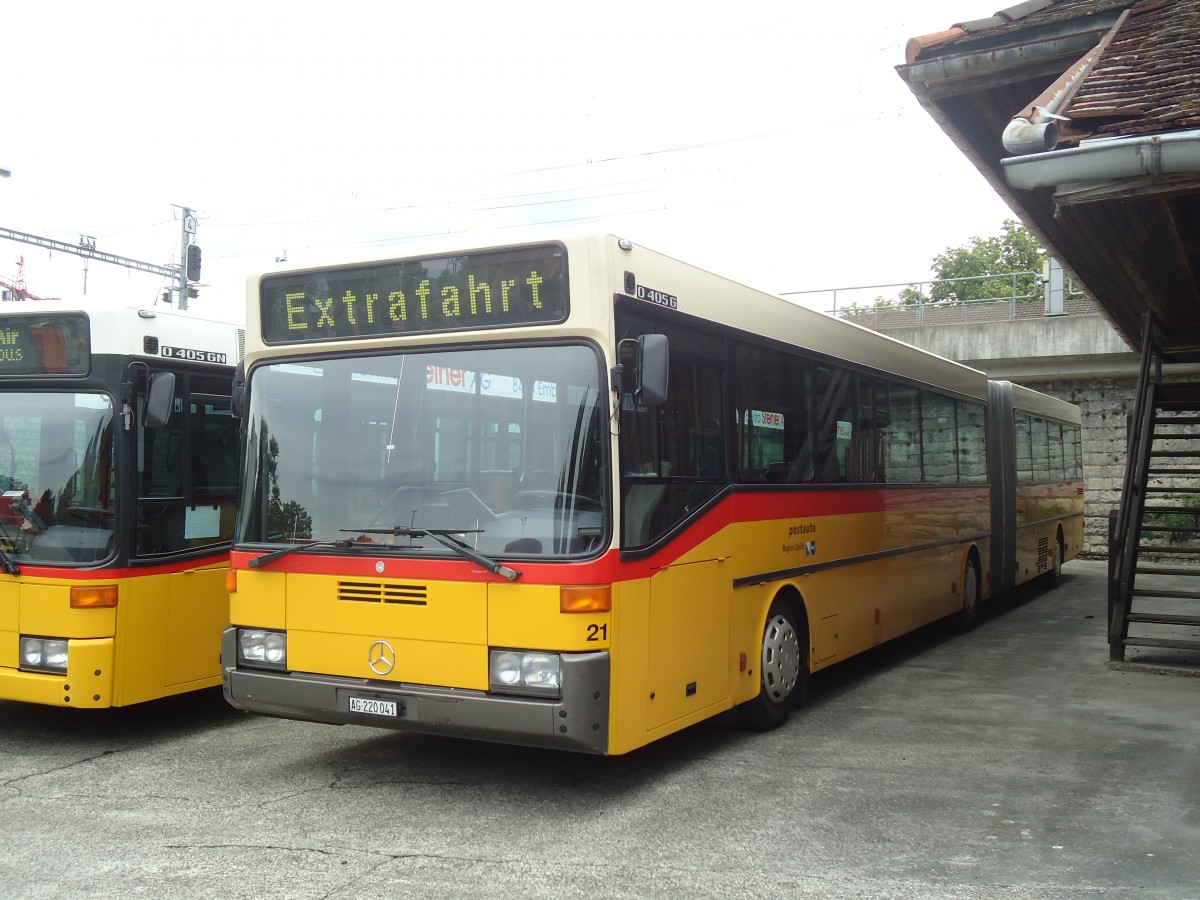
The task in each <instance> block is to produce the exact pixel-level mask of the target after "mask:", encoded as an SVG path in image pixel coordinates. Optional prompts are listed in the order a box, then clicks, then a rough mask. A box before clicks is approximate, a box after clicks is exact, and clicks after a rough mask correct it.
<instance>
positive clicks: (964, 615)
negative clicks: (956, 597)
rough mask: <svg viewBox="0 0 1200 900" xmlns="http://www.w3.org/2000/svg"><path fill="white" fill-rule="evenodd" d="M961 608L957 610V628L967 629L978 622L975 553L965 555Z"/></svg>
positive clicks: (979, 603) (976, 562) (978, 606)
mask: <svg viewBox="0 0 1200 900" xmlns="http://www.w3.org/2000/svg"><path fill="white" fill-rule="evenodd" d="M962 598H963V605H962V609H960V610H959V611H958V614H957V616H956V617H955V618H956V621H957V622H958V626H959V628H961V629H962V630H963V631H968V630H970V629H972V628H974V627H975V626H976V625H978V624H979V613H980V605H981V601H980V599H979V561H978V560H977V559H976V557H975V554H974V553H971V554H970V555H969V556H968V557H967V566H966V569H965V570H964V571H963V586H962Z"/></svg>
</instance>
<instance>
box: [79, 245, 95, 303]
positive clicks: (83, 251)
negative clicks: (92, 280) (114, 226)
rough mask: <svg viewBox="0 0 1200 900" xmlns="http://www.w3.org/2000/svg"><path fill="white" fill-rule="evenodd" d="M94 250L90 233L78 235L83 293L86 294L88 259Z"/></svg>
mask: <svg viewBox="0 0 1200 900" xmlns="http://www.w3.org/2000/svg"><path fill="white" fill-rule="evenodd" d="M95 252H96V239H95V238H94V237H92V236H91V235H90V234H81V235H80V236H79V255H80V256H82V257H83V293H84V294H85V295H86V294H87V272H88V259H89V258H90V256H91V254H93V253H95Z"/></svg>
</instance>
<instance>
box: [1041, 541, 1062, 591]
mask: <svg viewBox="0 0 1200 900" xmlns="http://www.w3.org/2000/svg"><path fill="white" fill-rule="evenodd" d="M1065 554H1066V550H1065V548H1064V547H1063V536H1062V532H1061V531H1060V532H1059V533H1058V535H1057V536H1056V537H1055V539H1054V565H1053V566H1052V567H1051V568H1050V571H1049V572H1047V573H1046V574H1045V576H1044V578H1045V579H1046V585H1047V586H1048V587H1052V588H1056V587H1058V586H1059V585H1060V584H1062V567H1063V557H1064V555H1065Z"/></svg>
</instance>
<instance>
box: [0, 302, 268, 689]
mask: <svg viewBox="0 0 1200 900" xmlns="http://www.w3.org/2000/svg"><path fill="white" fill-rule="evenodd" d="M243 341H244V332H243V330H242V329H240V328H236V327H235V326H233V325H227V324H222V323H217V322H212V321H208V320H205V319H201V318H197V317H195V316H192V315H189V314H184V313H177V312H172V311H166V310H155V309H139V308H135V307H132V306H115V305H103V304H95V303H92V302H90V301H89V302H88V303H87V304H71V303H67V302H62V301H24V302H9V303H2V304H0V488H2V490H0V699H2V700H18V701H26V702H30V703H43V704H48V705H54V706H72V707H87V708H97V707H112V706H125V705H128V704H132V703H138V702H141V701H145V700H152V699H155V698H158V697H164V696H168V695H171V694H178V693H182V692H184V691H189V690H194V689H196V688H202V687H214V686H216V685H219V684H220V683H221V662H220V650H221V633H222V631H223V630H224V628H225V627H227V626H228V624H229V602H228V593H227V591H226V589H225V577H226V573H227V571H228V568H229V548H230V545H231V543H232V538H233V529H234V519H235V515H236V497H237V482H238V462H239V452H238V431H237V422H236V421H235V420H234V419H233V418H232V416H231V413H230V391H231V385H232V376H233V371H234V365H235V364H236V363H237V362H238V360H239V359H240V354H241V349H242V344H243Z"/></svg>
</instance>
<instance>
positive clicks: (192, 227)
mask: <svg viewBox="0 0 1200 900" xmlns="http://www.w3.org/2000/svg"><path fill="white" fill-rule="evenodd" d="M172 205H173V206H176V205H177V204H172ZM179 209H180V210H182V211H183V212H182V222H183V226H182V228H181V229H180V231H179V308H180V309H187V307H188V278H189V277H190V274H191V273H189V272H188V269H189V268H191V267H192V261H191V257H190V256H189V253H188V248H189V247H190V246H191V243H192V238H193V237H195V234H196V216H195V215H194V214H193V213H192V211H191V210H190V209H189V208H188V207H186V206H180V207H179ZM199 251H200V248H199V247H197V248H196V252H195V254H193V255H195V256H196V258H197V262H196V265H195V268H196V273H195V274H196V277H199V275H200V265H199V255H200V254H199Z"/></svg>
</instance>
